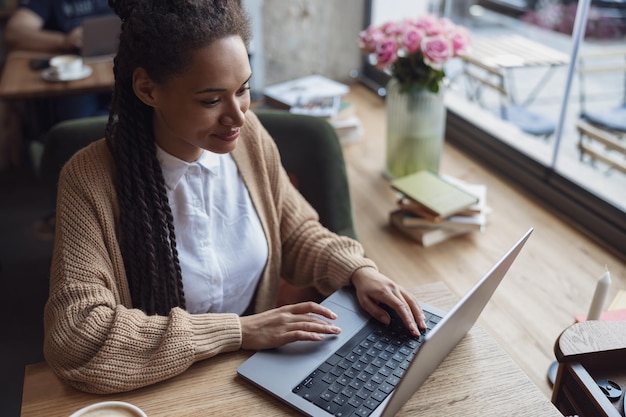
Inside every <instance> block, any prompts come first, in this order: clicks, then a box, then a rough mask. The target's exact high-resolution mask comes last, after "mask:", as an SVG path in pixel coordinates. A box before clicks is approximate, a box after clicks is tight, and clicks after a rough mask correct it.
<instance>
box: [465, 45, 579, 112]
mask: <svg viewBox="0 0 626 417" xmlns="http://www.w3.org/2000/svg"><path fill="white" fill-rule="evenodd" d="M463 60H464V61H466V62H468V63H470V64H473V65H476V66H478V67H481V68H483V69H485V70H487V71H489V72H492V73H499V74H501V76H502V79H503V80H504V81H503V82H504V85H503V86H500V87H501V88H503V89H505V90H506V91H507V92H508V94H509V96H510V97H511V100H512V101H513V102H514V103H515V102H517V101H518V100H517V99H516V97H515V96H516V92H515V87H514V85H513V79H512V70H514V69H519V68H546V69H547V71H546V72H545V73H544V75H543V76H542V77H541V78H540V79H539V80H538V81H537V83H536V84H535V85H534V87H533V88H532V91H531V92H530V93H529V94H528V95H527V96H526V98H525V99H524V100H520V101H521V103H520V104H521V105H523V106H527V105H529V104H530V103H531V102H532V101H533V100H534V99H535V98H536V96H537V94H539V92H540V91H541V89H542V88H544V87H545V86H546V84H547V82H548V81H549V79H550V77H551V76H552V74H553V73H554V69H555V68H557V67H560V66H563V65H567V63H568V62H569V56H568V55H567V54H564V53H562V52H560V51H557V50H555V49H552V48H550V47H548V46H546V45H543V44H541V43H538V42H535V41H533V40H531V39H527V38H524V37H522V36H519V35H500V36H489V37H486V36H484V37H475V38H473V39H472V45H471V49H470V53H469V54H468V55H467V56H464V57H463Z"/></svg>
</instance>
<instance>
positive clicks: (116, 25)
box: [81, 14, 122, 61]
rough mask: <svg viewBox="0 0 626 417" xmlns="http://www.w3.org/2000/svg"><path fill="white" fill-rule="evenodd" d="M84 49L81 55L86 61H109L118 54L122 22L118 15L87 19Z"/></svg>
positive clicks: (84, 20) (83, 24)
mask: <svg viewBox="0 0 626 417" xmlns="http://www.w3.org/2000/svg"><path fill="white" fill-rule="evenodd" d="M82 27H83V48H82V50H81V55H82V56H83V59H84V60H86V61H97V60H100V59H109V58H111V57H113V56H115V54H117V48H118V44H119V36H120V31H121V28H122V21H121V20H120V18H119V17H118V16H117V15H114V14H109V15H100V16H91V17H85V18H84V19H83V22H82Z"/></svg>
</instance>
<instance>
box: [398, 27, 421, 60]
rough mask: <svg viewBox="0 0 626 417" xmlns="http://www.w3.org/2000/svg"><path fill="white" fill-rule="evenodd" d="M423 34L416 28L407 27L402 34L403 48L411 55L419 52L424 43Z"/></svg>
mask: <svg viewBox="0 0 626 417" xmlns="http://www.w3.org/2000/svg"><path fill="white" fill-rule="evenodd" d="M423 37H424V36H423V35H422V32H420V30H419V29H418V28H416V27H415V26H406V27H405V28H404V33H403V34H402V47H403V48H404V49H405V50H406V51H407V52H408V53H409V54H414V53H417V52H419V50H420V44H421V43H422V38H423Z"/></svg>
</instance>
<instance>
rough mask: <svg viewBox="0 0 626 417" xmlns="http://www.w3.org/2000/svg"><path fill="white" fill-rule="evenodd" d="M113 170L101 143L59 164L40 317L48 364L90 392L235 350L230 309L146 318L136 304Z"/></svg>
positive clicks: (165, 374) (160, 376) (124, 386)
mask: <svg viewBox="0 0 626 417" xmlns="http://www.w3.org/2000/svg"><path fill="white" fill-rule="evenodd" d="M111 166H112V161H111V160H110V154H108V152H107V151H106V145H105V143H104V142H103V141H101V142H97V143H95V144H94V145H91V146H89V147H88V148H86V149H85V150H84V151H81V152H80V153H79V154H78V155H76V156H75V157H74V158H73V159H72V160H71V161H70V162H69V163H68V165H66V167H65V168H64V169H63V172H62V174H61V178H60V182H59V193H58V200H57V201H58V204H57V226H56V232H55V246H54V254H53V260H52V267H51V273H50V294H49V298H48V302H47V303H46V308H45V316H44V327H45V336H44V354H45V357H46V360H47V362H48V363H49V365H50V366H51V368H52V369H53V370H54V372H55V373H56V374H57V375H58V376H59V378H61V379H62V380H63V381H65V382H66V383H68V384H69V385H71V386H73V387H75V388H77V389H80V390H83V391H87V392H94V393H113V392H122V391H128V390H132V389H135V388H139V387H142V386H146V385H150V384H153V383H155V382H158V381H162V380H165V379H168V378H170V377H173V376H175V375H178V374H180V373H181V372H183V371H184V370H186V369H187V368H188V367H189V366H190V365H191V364H193V363H194V362H196V361H198V360H201V359H205V358H208V357H211V356H214V355H216V354H218V353H221V352H226V351H232V350H236V349H239V348H240V346H241V326H240V322H239V318H238V317H237V315H235V314H200V315H191V314H189V313H187V312H186V311H184V310H182V309H180V308H174V309H172V310H171V312H170V313H169V315H168V316H147V315H145V314H144V313H143V312H142V311H140V310H138V309H133V308H132V303H131V301H130V295H129V290H128V284H127V282H126V276H125V272H124V267H123V261H122V257H121V253H120V249H119V245H118V242H117V233H116V224H117V223H116V213H117V206H116V200H115V192H114V187H113V186H112V181H111V174H110V173H111ZM137 250H141V248H137Z"/></svg>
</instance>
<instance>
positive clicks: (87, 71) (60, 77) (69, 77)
mask: <svg viewBox="0 0 626 417" xmlns="http://www.w3.org/2000/svg"><path fill="white" fill-rule="evenodd" d="M92 72H93V70H92V69H91V67H90V66H88V65H83V69H82V71H80V72H78V73H75V74H57V73H56V72H54V69H53V68H46V69H45V70H43V72H42V73H41V77H42V78H43V79H44V80H46V81H51V82H65V81H76V80H82V79H84V78H87V77H89V76H90V75H91V73H92Z"/></svg>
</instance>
